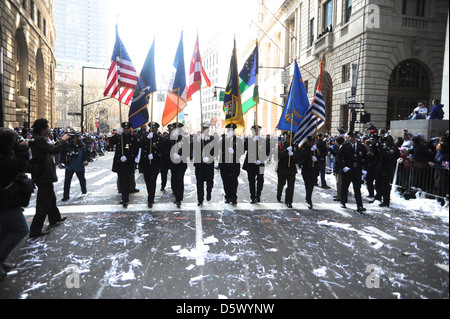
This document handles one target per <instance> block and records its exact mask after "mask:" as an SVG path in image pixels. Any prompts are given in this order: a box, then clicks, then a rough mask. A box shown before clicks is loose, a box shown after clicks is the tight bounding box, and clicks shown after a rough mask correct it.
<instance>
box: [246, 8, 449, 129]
mask: <svg viewBox="0 0 450 319" xmlns="http://www.w3.org/2000/svg"><path fill="white" fill-rule="evenodd" d="M448 10H449V6H448V1H444V0H436V1H427V0H408V1H405V0H393V1H383V0H262V1H260V7H259V9H258V10H257V15H255V19H254V23H253V32H251V33H249V44H248V46H247V48H246V49H245V50H244V52H243V57H242V58H244V57H245V56H248V55H249V54H250V52H251V50H253V48H254V44H255V39H257V41H258V42H259V46H260V65H261V69H260V89H259V91H260V96H261V97H262V98H264V100H262V101H261V103H260V105H259V109H258V119H260V121H261V123H262V126H263V127H265V128H266V130H267V132H268V133H272V132H274V131H275V129H276V125H277V123H278V119H279V116H280V115H281V111H282V107H281V106H280V105H284V94H287V91H288V89H289V86H288V85H283V84H282V83H281V74H282V72H283V71H288V72H290V75H291V78H292V75H293V71H292V65H293V62H294V60H295V59H296V60H297V61H298V64H299V66H300V71H301V73H302V77H303V80H304V83H305V86H306V88H307V93H308V97H309V99H310V101H311V100H312V98H313V97H314V94H315V91H316V88H317V85H318V76H319V71H320V61H321V60H322V61H323V62H324V72H323V88H322V89H323V91H322V93H323V95H324V99H325V101H326V110H327V121H326V128H325V130H326V131H327V132H330V133H332V134H336V133H337V129H338V128H341V127H344V128H346V129H348V128H349V122H350V120H351V117H350V116H351V112H350V111H349V103H348V101H349V98H350V99H353V100H354V101H355V102H359V103H364V110H358V111H357V117H356V126H355V129H356V130H359V131H364V130H365V129H366V128H367V126H368V125H366V124H365V123H362V122H366V121H367V120H368V119H369V117H370V121H371V122H372V123H373V124H374V125H375V126H377V127H378V128H389V127H390V122H391V121H393V120H403V119H405V118H406V117H407V116H408V115H409V114H410V113H411V111H412V110H413V109H414V108H415V107H416V106H417V102H418V101H419V100H426V101H428V102H429V105H430V106H431V101H432V99H434V98H440V97H441V94H442V87H443V85H445V83H443V79H445V78H448V77H445V72H444V75H443V69H444V54H445V42H446V41H445V39H446V32H447V30H448V14H449V11H448ZM352 65H355V66H356V67H357V68H353V67H352ZM447 74H448V70H447ZM352 75H353V76H355V77H354V78H353V77H352ZM356 75H357V77H356ZM352 79H353V80H352ZM355 79H357V82H355V81H354V80H355ZM352 83H356V86H355V88H354V91H353V92H352ZM430 109H431V107H430ZM446 111H447V112H446V113H448V106H447V109H446ZM249 113H250V112H249ZM367 113H368V114H370V116H368V114H367ZM249 116H252V114H249ZM250 121H251V119H250Z"/></svg>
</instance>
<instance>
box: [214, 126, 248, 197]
mask: <svg viewBox="0 0 450 319" xmlns="http://www.w3.org/2000/svg"><path fill="white" fill-rule="evenodd" d="M226 128H227V129H228V134H223V135H222V145H221V146H222V153H221V162H220V163H219V169H220V176H221V177H222V181H223V188H224V190H225V203H230V202H231V203H232V204H233V205H236V204H237V189H238V185H239V181H238V177H239V174H240V173H241V163H240V162H239V158H240V156H241V155H242V153H241V151H243V145H242V140H241V139H240V138H238V137H236V136H235V135H234V130H235V129H236V128H237V125H236V124H234V123H230V124H228V125H227V126H226Z"/></svg>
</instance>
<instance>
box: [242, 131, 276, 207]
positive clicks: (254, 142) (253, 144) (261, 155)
mask: <svg viewBox="0 0 450 319" xmlns="http://www.w3.org/2000/svg"><path fill="white" fill-rule="evenodd" d="M260 130H261V126H259V125H258V126H256V125H254V126H253V127H252V132H253V136H250V137H247V138H246V139H245V141H244V151H246V152H247V155H246V156H245V161H244V165H243V166H242V169H243V170H244V171H247V178H248V185H249V189H250V199H251V203H252V204H255V203H259V202H260V201H261V192H262V190H263V186H264V168H265V167H264V162H265V160H266V159H267V158H268V156H269V155H270V140H269V139H262V138H261V137H260V134H259V133H260Z"/></svg>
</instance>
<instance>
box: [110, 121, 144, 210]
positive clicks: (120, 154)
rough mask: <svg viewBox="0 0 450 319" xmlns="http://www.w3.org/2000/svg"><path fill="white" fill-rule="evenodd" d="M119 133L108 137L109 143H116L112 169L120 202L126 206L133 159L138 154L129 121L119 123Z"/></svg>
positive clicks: (133, 166) (132, 171)
mask: <svg viewBox="0 0 450 319" xmlns="http://www.w3.org/2000/svg"><path fill="white" fill-rule="evenodd" d="M121 128H122V130H120V131H121V134H116V135H114V136H113V137H111V138H110V145H116V152H115V154H114V159H113V166H112V171H113V172H116V173H117V179H118V183H119V185H120V188H121V192H122V201H121V204H122V205H123V207H125V208H126V207H128V203H129V200H130V198H129V197H130V179H131V175H132V174H134V170H135V159H136V156H137V154H138V151H139V149H138V142H137V139H136V137H135V136H134V135H133V134H132V131H133V129H132V127H131V123H129V122H123V123H122V124H121Z"/></svg>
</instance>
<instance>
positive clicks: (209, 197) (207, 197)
mask: <svg viewBox="0 0 450 319" xmlns="http://www.w3.org/2000/svg"><path fill="white" fill-rule="evenodd" d="M206 200H207V201H208V202H209V201H210V200H211V193H207V194H206Z"/></svg>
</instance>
